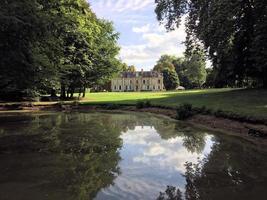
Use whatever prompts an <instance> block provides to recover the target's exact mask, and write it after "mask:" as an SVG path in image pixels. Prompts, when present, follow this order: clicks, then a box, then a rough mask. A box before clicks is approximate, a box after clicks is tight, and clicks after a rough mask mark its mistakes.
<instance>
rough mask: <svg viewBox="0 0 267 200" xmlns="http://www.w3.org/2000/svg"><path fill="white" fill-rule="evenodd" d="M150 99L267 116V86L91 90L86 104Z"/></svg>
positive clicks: (85, 101) (159, 102)
mask: <svg viewBox="0 0 267 200" xmlns="http://www.w3.org/2000/svg"><path fill="white" fill-rule="evenodd" d="M145 100H149V101H151V103H152V104H155V105H165V106H170V107H174V108H175V107H176V106H179V105H180V104H183V103H190V104H192V105H193V106H195V107H202V106H205V107H207V108H211V109H213V110H218V109H220V110H223V111H231V112H235V113H238V114H244V115H250V116H257V117H264V118H267V106H266V105H267V90H256V89H255V90H244V89H228V88H227V89H205V90H187V91H173V92H125V93H124V92H106V93H87V95H86V98H85V99H84V100H83V102H84V103H86V104H95V103H117V104H132V105H133V104H136V103H137V102H138V101H145Z"/></svg>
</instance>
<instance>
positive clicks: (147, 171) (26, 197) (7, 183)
mask: <svg viewBox="0 0 267 200" xmlns="http://www.w3.org/2000/svg"><path fill="white" fill-rule="evenodd" d="M0 163H1V165H0V170H1V173H0V199H1V200H36V199H38V200H61V199H64V200H76V199H78V200H87V199H97V200H108V199H126V200H131V199H144V200H146V199H148V200H149V199H151V200H156V199H159V200H164V199H176V200H181V199H184V200H193V199H204V200H217V199H219V200H220V199H222V200H225V199H227V200H231V199H233V200H238V199H242V200H246V199H249V200H251V199H254V200H255V199H260V200H261V199H262V200H264V199H267V153H266V152H265V151H262V150H258V149H257V148H256V147H255V146H254V145H252V144H250V143H248V142H246V141H244V140H242V139H239V138H235V137H230V136H225V135H222V134H217V133H213V132H208V131H205V130H201V129H195V128H192V127H191V126H189V125H187V124H185V123H181V122H177V121H175V120H171V119H169V118H165V117H160V116H156V115H152V114H144V113H103V112H102V113H100V112H95V113H94V112H71V113H60V112H41V113H36V114H30V113H28V114H27V113H26V114H5V115H1V116H0Z"/></svg>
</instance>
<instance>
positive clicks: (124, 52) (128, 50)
mask: <svg viewBox="0 0 267 200" xmlns="http://www.w3.org/2000/svg"><path fill="white" fill-rule="evenodd" d="M88 1H89V3H90V4H91V7H92V9H93V11H94V12H95V13H96V14H97V16H98V17H101V18H105V19H107V20H110V21H113V23H114V25H115V28H116V31H118V32H119V33H120V39H119V44H120V46H121V51H120V55H119V58H121V59H122V61H124V62H126V63H127V64H128V65H135V66H136V67H137V69H138V70H141V69H144V70H150V69H152V68H153V66H154V65H155V63H156V61H157V60H158V59H159V57H160V56H161V55H163V54H171V55H176V56H182V55H183V52H184V50H185V47H184V44H183V43H182V42H184V40H185V30H184V26H183V25H182V26H181V27H180V28H179V29H177V30H175V31H172V32H167V31H166V30H165V28H164V27H163V26H162V25H159V23H158V21H157V20H156V14H155V13H154V8H155V4H154V0H88Z"/></svg>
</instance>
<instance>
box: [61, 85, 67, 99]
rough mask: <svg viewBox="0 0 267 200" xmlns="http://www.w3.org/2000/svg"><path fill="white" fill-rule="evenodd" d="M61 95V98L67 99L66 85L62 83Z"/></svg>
mask: <svg viewBox="0 0 267 200" xmlns="http://www.w3.org/2000/svg"><path fill="white" fill-rule="evenodd" d="M60 97H61V99H66V87H65V85H61V94H60Z"/></svg>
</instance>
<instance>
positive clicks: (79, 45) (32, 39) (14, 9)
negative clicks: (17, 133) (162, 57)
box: [0, 0, 120, 100]
mask: <svg viewBox="0 0 267 200" xmlns="http://www.w3.org/2000/svg"><path fill="white" fill-rule="evenodd" d="M0 30H1V31H0V71H1V73H0V98H5V99H8V98H12V100H14V99H20V98H21V97H36V96H39V95H40V94H51V95H52V96H55V95H56V94H57V93H61V97H62V98H66V97H72V96H73V94H74V92H79V93H83V94H84V92H85V88H87V87H91V86H92V85H95V84H97V83H98V82H104V81H105V80H107V79H109V78H110V77H111V76H112V75H113V74H114V73H116V72H117V71H118V70H119V66H120V61H119V60H118V59H116V56H117V54H118V53H119V47H118V45H117V40H118V36H119V35H118V33H117V32H116V31H115V30H114V27H113V25H112V23H111V22H108V21H105V20H102V19H99V18H97V16H96V15H95V14H94V13H93V12H92V10H91V8H90V6H89V4H88V2H87V1H86V0H20V1H17V0H4V1H2V2H1V6H0Z"/></svg>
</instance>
